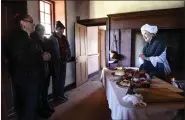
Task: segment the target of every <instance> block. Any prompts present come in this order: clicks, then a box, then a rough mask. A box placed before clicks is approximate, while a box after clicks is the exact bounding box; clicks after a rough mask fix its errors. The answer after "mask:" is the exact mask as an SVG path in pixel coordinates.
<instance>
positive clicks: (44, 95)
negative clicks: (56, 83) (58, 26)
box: [31, 24, 55, 118]
mask: <svg viewBox="0 0 185 120" xmlns="http://www.w3.org/2000/svg"><path fill="white" fill-rule="evenodd" d="M44 35H45V27H44V26H43V25H42V24H37V25H36V26H35V31H34V32H33V33H32V34H31V38H32V39H33V40H35V41H36V42H37V43H38V44H39V45H40V46H41V47H42V49H43V52H45V53H46V54H48V55H50V56H51V59H50V60H49V61H44V68H45V71H44V73H45V75H44V81H43V84H42V90H41V99H40V105H39V115H40V116H41V117H43V118H48V117H50V116H51V115H52V113H53V112H54V111H55V110H54V108H53V107H52V106H51V105H50V104H49V103H48V89H49V84H50V76H51V75H52V72H53V69H52V68H53V67H52V65H53V61H54V59H55V57H54V50H53V49H54V47H53V46H54V45H53V43H52V42H51V40H49V39H48V38H46V37H45V36H44Z"/></svg>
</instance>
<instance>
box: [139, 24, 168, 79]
mask: <svg viewBox="0 0 185 120" xmlns="http://www.w3.org/2000/svg"><path fill="white" fill-rule="evenodd" d="M157 31H158V28H157V26H151V25H148V24H145V25H143V26H142V27H141V33H142V35H143V38H144V40H145V42H146V45H145V46H144V48H143V51H142V53H141V54H140V55H139V61H140V63H141V66H140V70H146V71H147V73H149V75H150V76H157V77H164V76H165V75H167V74H169V73H170V72H171V69H170V67H169V64H168V61H167V59H166V49H167V48H166V45H165V43H164V42H163V41H162V40H161V38H160V37H159V36H157V35H156V34H157Z"/></svg>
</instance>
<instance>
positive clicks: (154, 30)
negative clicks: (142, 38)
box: [141, 24, 158, 34]
mask: <svg viewBox="0 0 185 120" xmlns="http://www.w3.org/2000/svg"><path fill="white" fill-rule="evenodd" d="M143 30H146V31H148V32H149V33H153V34H156V33H157V31H158V28H157V26H152V25H149V24H145V25H143V26H142V27H141V32H142V31H143Z"/></svg>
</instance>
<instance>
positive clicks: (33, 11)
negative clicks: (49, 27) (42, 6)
mask: <svg viewBox="0 0 185 120" xmlns="http://www.w3.org/2000/svg"><path fill="white" fill-rule="evenodd" d="M38 6H39V1H27V11H28V14H29V15H31V16H32V17H33V20H34V21H35V24H38V23H40V22H39V7H38Z"/></svg>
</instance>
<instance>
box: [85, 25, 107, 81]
mask: <svg viewBox="0 0 185 120" xmlns="http://www.w3.org/2000/svg"><path fill="white" fill-rule="evenodd" d="M105 33H106V26H91V27H87V43H88V47H87V51H88V52H87V53H88V78H90V77H92V76H94V75H95V74H97V73H98V72H99V71H100V70H101V69H102V68H104V67H105V37H106V36H105V35H106V34H105Z"/></svg>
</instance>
